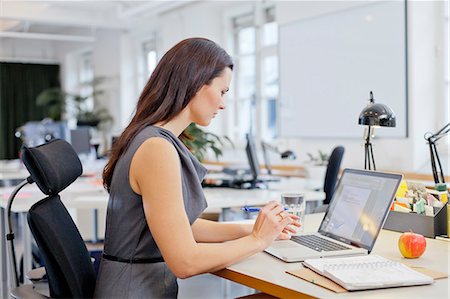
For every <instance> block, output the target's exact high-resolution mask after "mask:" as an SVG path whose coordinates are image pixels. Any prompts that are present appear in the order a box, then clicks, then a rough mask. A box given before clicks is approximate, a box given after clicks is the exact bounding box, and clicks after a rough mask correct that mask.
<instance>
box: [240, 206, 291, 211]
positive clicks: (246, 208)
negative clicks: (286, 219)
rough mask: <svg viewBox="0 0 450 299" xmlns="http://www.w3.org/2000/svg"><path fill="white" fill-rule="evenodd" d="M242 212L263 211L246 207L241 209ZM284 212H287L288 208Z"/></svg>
mask: <svg viewBox="0 0 450 299" xmlns="http://www.w3.org/2000/svg"><path fill="white" fill-rule="evenodd" d="M241 210H242V211H244V212H259V211H261V208H257V207H248V206H245V207H243V208H241ZM284 210H285V211H287V210H288V208H284Z"/></svg>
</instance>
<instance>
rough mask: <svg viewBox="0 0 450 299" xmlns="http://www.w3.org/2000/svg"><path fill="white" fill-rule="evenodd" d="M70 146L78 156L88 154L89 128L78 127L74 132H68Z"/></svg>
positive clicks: (89, 146)
mask: <svg viewBox="0 0 450 299" xmlns="http://www.w3.org/2000/svg"><path fill="white" fill-rule="evenodd" d="M70 144H72V147H73V149H74V150H75V152H76V153H77V154H78V155H80V154H89V153H90V152H91V135H90V132H89V127H78V128H76V129H75V130H70Z"/></svg>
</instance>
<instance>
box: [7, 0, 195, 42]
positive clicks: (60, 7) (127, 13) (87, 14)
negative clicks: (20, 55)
mask: <svg viewBox="0 0 450 299" xmlns="http://www.w3.org/2000/svg"><path fill="white" fill-rule="evenodd" d="M197 1H198V0H182V1H167V0H166V1H162V0H160V1H107V0H103V1H89V0H83V1H66V0H53V1H38V0H27V1H20V0H8V1H2V3H1V5H0V38H37V39H52V35H60V36H61V35H67V36H68V38H70V34H73V33H74V32H75V33H77V34H81V35H85V36H86V35H90V34H91V33H92V32H93V31H95V30H97V29H119V30H120V29H122V30H125V29H127V28H129V27H131V26H132V25H133V23H135V22H136V20H138V19H139V18H141V17H147V16H152V15H153V16H154V15H158V14H161V13H165V12H168V11H170V10H173V9H176V8H179V7H181V6H184V5H188V4H191V3H193V2H197ZM74 41H75V40H74Z"/></svg>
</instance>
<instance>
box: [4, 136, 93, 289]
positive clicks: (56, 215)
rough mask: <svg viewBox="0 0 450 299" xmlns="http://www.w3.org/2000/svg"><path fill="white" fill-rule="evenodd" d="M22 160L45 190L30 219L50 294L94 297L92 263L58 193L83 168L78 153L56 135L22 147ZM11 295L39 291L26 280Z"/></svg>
mask: <svg viewBox="0 0 450 299" xmlns="http://www.w3.org/2000/svg"><path fill="white" fill-rule="evenodd" d="M22 160H23V163H24V164H25V166H26V168H27V169H28V171H29V172H30V174H31V178H32V179H33V180H34V181H35V182H36V184H37V185H38V187H39V189H40V190H41V191H42V192H43V193H44V194H46V195H48V197H46V198H44V199H42V200H41V201H39V202H37V203H36V204H34V205H33V206H32V207H31V208H30V210H29V212H28V224H29V226H30V229H31V232H32V234H33V236H34V238H35V240H36V243H37V245H38V247H39V250H40V253H41V257H42V259H43V261H44V264H45V270H46V275H47V279H48V286H49V291H50V297H52V298H92V296H93V294H94V289H95V280H96V274H95V271H94V266H93V264H92V262H91V258H90V256H89V252H88V250H87V249H86V245H85V244H84V241H83V239H82V238H81V235H80V233H79V231H78V229H77V227H76V225H75V223H74V222H73V220H72V218H71V217H70V215H69V213H68V211H67V209H66V208H65V206H64V204H63V203H62V202H61V199H60V196H59V192H61V191H62V190H64V189H65V188H66V187H67V186H69V185H70V184H71V183H72V182H73V181H75V180H76V179H77V178H78V177H79V176H80V175H81V173H82V166H81V162H80V160H79V159H78V156H77V154H76V153H75V151H74V150H73V148H72V146H71V145H70V144H69V143H67V142H66V141H63V140H60V139H55V140H53V141H50V142H49V143H47V144H44V145H40V146H37V147H35V148H28V147H23V148H22ZM30 291H32V292H30ZM11 295H12V296H13V297H16V298H26V297H32V298H36V296H39V295H36V291H35V290H34V289H31V287H30V285H23V286H21V287H19V288H16V289H14V290H13V291H12V292H11Z"/></svg>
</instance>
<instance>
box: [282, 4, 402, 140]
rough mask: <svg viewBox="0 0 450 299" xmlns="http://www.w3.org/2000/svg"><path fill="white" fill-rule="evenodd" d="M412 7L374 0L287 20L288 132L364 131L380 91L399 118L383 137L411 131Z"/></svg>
mask: <svg viewBox="0 0 450 299" xmlns="http://www.w3.org/2000/svg"><path fill="white" fill-rule="evenodd" d="M405 9H406V8H405V3H404V2H403V1H393V2H382V3H371V4H369V5H364V6H360V7H356V8H351V9H347V10H344V11H339V12H333V13H331V14H326V15H322V16H316V17H312V18H309V19H304V20H300V21H296V22H294V23H289V24H286V25H282V26H280V29H279V30H280V43H279V53H280V100H279V107H278V108H279V109H278V119H279V123H278V125H279V132H280V135H281V136H283V137H305V138H330V137H332V138H361V137H362V135H363V131H364V128H363V126H360V125H358V116H359V114H360V112H361V111H362V110H363V109H364V107H365V106H366V105H367V103H368V99H369V92H370V91H373V93H374V98H375V102H376V103H382V104H386V105H388V106H389V107H391V108H392V110H393V111H394V113H395V115H396V122H397V125H396V127H395V128H380V129H377V131H376V135H377V137H395V138H398V137H400V138H402V137H407V133H408V132H407V123H408V122H407V121H408V119H407V70H406V25H405V18H406V11H405Z"/></svg>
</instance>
